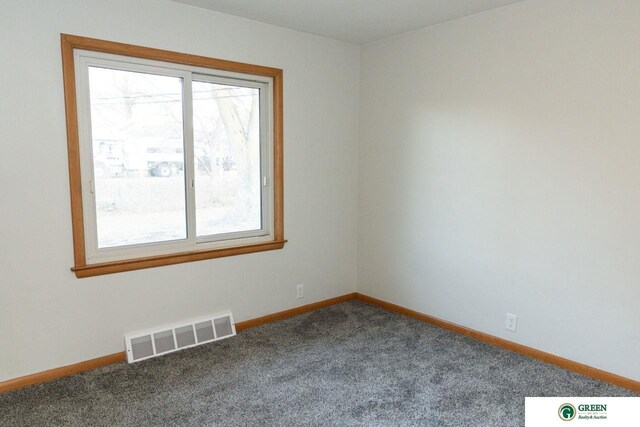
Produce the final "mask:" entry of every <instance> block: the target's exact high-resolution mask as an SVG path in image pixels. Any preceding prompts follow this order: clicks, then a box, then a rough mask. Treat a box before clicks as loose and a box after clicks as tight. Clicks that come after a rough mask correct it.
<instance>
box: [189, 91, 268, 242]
mask: <svg viewBox="0 0 640 427" xmlns="http://www.w3.org/2000/svg"><path fill="white" fill-rule="evenodd" d="M193 119H194V120H193V127H194V151H195V177H196V179H195V193H196V234H197V236H198V237H203V236H212V235H217V234H224V233H234V232H243V231H251V230H260V229H261V228H262V215H261V183H260V181H261V178H260V177H261V171H260V89H255V88H248V87H240V86H231V85H223V84H215V83H210V82H198V81H194V82H193Z"/></svg>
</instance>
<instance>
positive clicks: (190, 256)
mask: <svg viewBox="0 0 640 427" xmlns="http://www.w3.org/2000/svg"><path fill="white" fill-rule="evenodd" d="M286 242H287V241H286V240H274V241H271V242H264V243H256V244H254V245H244V246H236V247H231V248H221V249H210V250H202V251H191V252H180V253H175V254H169V255H159V256H152V257H146V258H134V259H127V260H122V261H111V262H104V263H100V264H89V265H76V266H75V267H72V268H71V271H73V272H75V273H76V277H78V278H83V277H92V276H100V275H103V274H112V273H120V272H123V271H131V270H141V269H143V268H152V267H160V266H163V265H172V264H180V263H183V262H192V261H201V260H205V259H213V258H222V257H227V256H233V255H241V254H250V253H253V252H264V251H272V250H276V249H282V248H284V244H285V243H286Z"/></svg>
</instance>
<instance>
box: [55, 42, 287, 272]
mask: <svg viewBox="0 0 640 427" xmlns="http://www.w3.org/2000/svg"><path fill="white" fill-rule="evenodd" d="M62 51H63V69H64V83H65V96H66V108H67V136H68V148H69V172H70V173H69V175H70V184H71V211H72V219H73V233H74V252H75V267H73V268H72V270H73V271H75V273H76V275H77V276H78V277H86V276H93V275H98V274H107V273H114V272H119V271H127V270H134V269H139V268H148V267H155V266H159V265H167V264H175V263H179V262H187V261H196V260H202V259H208V258H216V257H221V256H229V255H238V254H244V253H250V252H258V251H264V250H272V249H281V248H282V247H283V246H284V243H285V240H284V237H283V236H284V232H283V218H282V209H283V203H282V200H283V196H282V70H279V69H274V68H268V67H261V66H255V65H249V64H242V63H237V62H230V61H223V60H219V59H213V58H206V57H200V56H194V55H188V54H182V53H176V52H168V51H162V50H157V49H149V48H144V47H139V46H131V45H124V44H120V43H113V42H106V41H101V40H95V39H88V38H84V37H78V36H69V35H62Z"/></svg>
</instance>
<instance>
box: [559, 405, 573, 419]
mask: <svg viewBox="0 0 640 427" xmlns="http://www.w3.org/2000/svg"><path fill="white" fill-rule="evenodd" d="M558 416H559V417H560V419H561V420H562V421H571V420H572V419H574V418H575V416H576V407H575V406H573V405H572V404H571V403H563V404H562V405H560V408H559V409H558Z"/></svg>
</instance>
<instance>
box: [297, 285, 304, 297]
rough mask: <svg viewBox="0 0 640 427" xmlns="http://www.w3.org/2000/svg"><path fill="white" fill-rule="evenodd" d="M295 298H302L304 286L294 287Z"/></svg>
mask: <svg viewBox="0 0 640 427" xmlns="http://www.w3.org/2000/svg"><path fill="white" fill-rule="evenodd" d="M296 298H298V299H301V298H304V285H303V284H299V285H298V286H296Z"/></svg>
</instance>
